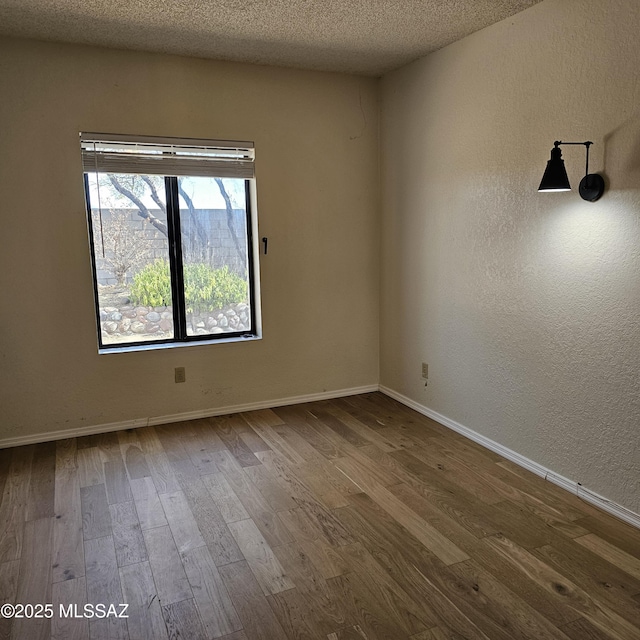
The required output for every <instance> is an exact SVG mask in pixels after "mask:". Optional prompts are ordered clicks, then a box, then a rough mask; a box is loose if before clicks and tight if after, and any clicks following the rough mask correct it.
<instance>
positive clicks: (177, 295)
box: [80, 133, 262, 353]
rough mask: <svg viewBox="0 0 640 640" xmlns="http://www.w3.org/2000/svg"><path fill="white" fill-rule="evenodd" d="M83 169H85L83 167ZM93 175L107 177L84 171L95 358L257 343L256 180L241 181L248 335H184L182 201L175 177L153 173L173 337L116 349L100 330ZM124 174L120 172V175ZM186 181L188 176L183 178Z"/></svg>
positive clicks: (142, 138)
mask: <svg viewBox="0 0 640 640" xmlns="http://www.w3.org/2000/svg"><path fill="white" fill-rule="evenodd" d="M80 136H81V142H84V141H86V140H87V139H90V140H95V139H98V138H104V140H112V141H125V142H129V143H134V144H135V143H136V142H139V143H141V144H145V143H146V142H148V141H151V142H154V143H156V144H162V143H163V142H164V143H165V144H172V143H175V144H181V145H184V144H185V143H187V144H188V143H190V142H191V143H194V146H206V145H207V144H211V145H212V146H216V147H218V146H220V145H226V144H228V145H229V148H233V147H234V146H236V145H237V144H251V146H252V147H253V143H236V142H234V141H228V142H225V141H218V140H215V141H214V140H209V141H207V140H190V139H183V138H156V137H153V138H152V137H147V136H131V135H117V134H108V135H106V134H82V133H81V134H80ZM85 165H86V163H85ZM91 173H93V174H95V175H96V176H97V175H99V174H101V173H107V172H106V171H105V172H103V171H92V170H90V169H88V168H86V166H84V167H83V179H84V180H83V182H84V192H85V205H86V212H87V226H88V236H89V238H88V239H89V248H90V257H91V270H92V277H93V290H94V306H95V314H96V329H97V338H98V352H99V353H118V352H126V351H143V350H153V349H163V348H172V347H181V346H193V345H198V346H200V345H208V344H220V343H229V342H244V341H250V340H259V339H261V338H262V326H261V313H260V278H259V260H258V255H259V251H258V240H257V238H258V220H257V210H256V209H257V208H256V185H255V176H254V177H251V178H250V177H243V178H241V179H243V180H244V191H245V229H246V247H247V251H246V260H247V281H248V282H247V284H248V299H249V311H250V327H249V329H246V330H242V331H228V332H222V333H208V334H203V335H188V334H187V313H186V305H185V294H184V292H185V284H184V261H183V255H182V232H181V219H180V213H181V211H180V195H179V191H178V176H176V175H170V174H166V175H165V174H160V173H155V174H154V175H158V176H160V177H162V178H163V182H164V188H165V196H166V210H167V211H166V213H167V242H168V260H169V265H170V278H171V298H172V300H171V302H172V321H173V337H171V338H160V339H157V340H138V341H133V340H132V341H130V342H118V343H105V342H104V341H103V329H102V326H101V322H102V321H101V317H100V295H99V289H98V265H97V260H96V254H95V250H96V246H95V233H94V228H93V226H94V223H93V215H92V206H91V197H90V185H89V174H91ZM109 173H118V172H117V171H115V170H114V171H110V172H109ZM121 173H123V174H124V172H121ZM127 174H130V175H148V174H145V173H144V172H143V171H140V172H138V173H137V174H135V173H134V172H131V171H127ZM184 175H187V174H184ZM197 177H211V178H218V177H221V178H223V179H224V178H234V179H240V178H239V177H236V176H232V175H222V176H220V175H218V174H217V173H216V172H212V173H199V174H198V175H197ZM94 208H95V207H94Z"/></svg>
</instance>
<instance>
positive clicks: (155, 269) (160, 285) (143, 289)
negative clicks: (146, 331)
mask: <svg viewBox="0 0 640 640" xmlns="http://www.w3.org/2000/svg"><path fill="white" fill-rule="evenodd" d="M130 297H131V302H132V303H133V304H134V305H139V306H142V307H162V306H170V305H171V275H170V272H169V262H168V260H156V261H154V262H150V263H149V264H148V265H147V266H146V267H144V269H142V270H140V271H139V272H138V273H136V275H135V276H133V282H132V284H131V294H130Z"/></svg>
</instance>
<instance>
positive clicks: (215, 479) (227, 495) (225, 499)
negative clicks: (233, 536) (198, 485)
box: [202, 472, 250, 522]
mask: <svg viewBox="0 0 640 640" xmlns="http://www.w3.org/2000/svg"><path fill="white" fill-rule="evenodd" d="M202 482H203V484H204V485H205V487H206V488H207V491H208V492H209V495H210V496H211V497H212V498H213V501H214V502H215V503H216V506H217V507H218V509H219V510H220V514H221V515H222V517H223V519H224V521H225V522H235V521H236V520H246V519H247V518H249V517H250V516H249V514H248V513H247V510H246V509H245V508H244V505H243V504H242V502H241V501H240V499H239V498H238V496H237V495H236V494H235V492H234V490H233V489H232V488H231V485H230V484H229V482H228V481H227V479H226V478H225V476H224V473H221V472H219V473H214V474H212V475H209V476H202Z"/></svg>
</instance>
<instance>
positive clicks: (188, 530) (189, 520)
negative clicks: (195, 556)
mask: <svg viewBox="0 0 640 640" xmlns="http://www.w3.org/2000/svg"><path fill="white" fill-rule="evenodd" d="M160 501H161V502H162V507H163V508H164V512H165V514H166V516H167V521H168V522H169V527H170V529H171V533H172V534H173V539H174V540H175V542H176V547H177V548H178V551H179V552H180V553H184V552H185V551H188V550H189V549H195V548H196V547H203V546H204V545H205V544H206V543H205V541H204V539H203V537H202V534H201V533H200V529H198V524H197V522H196V519H195V518H194V517H193V512H192V511H191V508H190V507H189V503H188V502H187V499H186V497H185V495H184V492H183V491H176V492H174V493H163V494H162V495H161V496H160Z"/></svg>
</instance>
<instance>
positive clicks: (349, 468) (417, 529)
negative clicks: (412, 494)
mask: <svg viewBox="0 0 640 640" xmlns="http://www.w3.org/2000/svg"><path fill="white" fill-rule="evenodd" d="M340 469H341V470H342V471H343V472H345V473H346V475H347V476H348V477H349V478H350V479H351V480H353V481H354V482H356V483H358V484H359V486H362V487H363V489H364V490H365V492H366V493H367V494H368V495H369V496H370V497H371V498H372V499H373V500H374V501H375V502H376V503H377V504H378V505H379V506H380V507H382V508H383V509H384V510H385V511H386V512H387V513H388V514H389V515H390V516H391V517H392V518H394V519H395V520H396V521H397V522H398V523H399V524H400V525H402V526H403V527H404V528H405V529H406V530H407V531H409V533H411V534H412V535H413V536H414V537H415V538H416V540H419V541H420V542H421V543H422V544H423V545H424V546H425V547H426V548H427V549H429V550H430V551H432V552H433V553H434V554H435V555H436V556H437V557H438V558H440V559H441V560H442V561H443V562H444V563H445V564H455V563H456V562H461V561H463V560H468V559H469V556H468V555H467V554H466V553H465V552H464V551H462V549H460V548H459V547H458V546H456V545H455V544H454V543H453V542H452V541H451V540H449V539H448V538H447V537H446V536H444V535H443V534H441V533H440V532H439V531H437V530H436V529H434V528H433V527H432V526H431V525H430V524H428V523H427V522H426V521H425V520H423V519H422V518H421V517H420V516H419V515H418V514H417V513H416V512H415V511H412V510H411V509H410V508H409V507H407V506H406V505H405V504H404V503H403V502H402V501H401V500H399V499H398V498H396V496H394V495H393V493H391V492H390V491H389V490H388V489H387V488H386V487H384V486H382V485H380V484H377V483H376V482H375V481H370V479H369V478H368V477H366V476H364V475H362V473H361V469H360V468H359V467H358V466H357V465H354V464H352V463H351V461H350V460H345V461H341V462H340Z"/></svg>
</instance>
